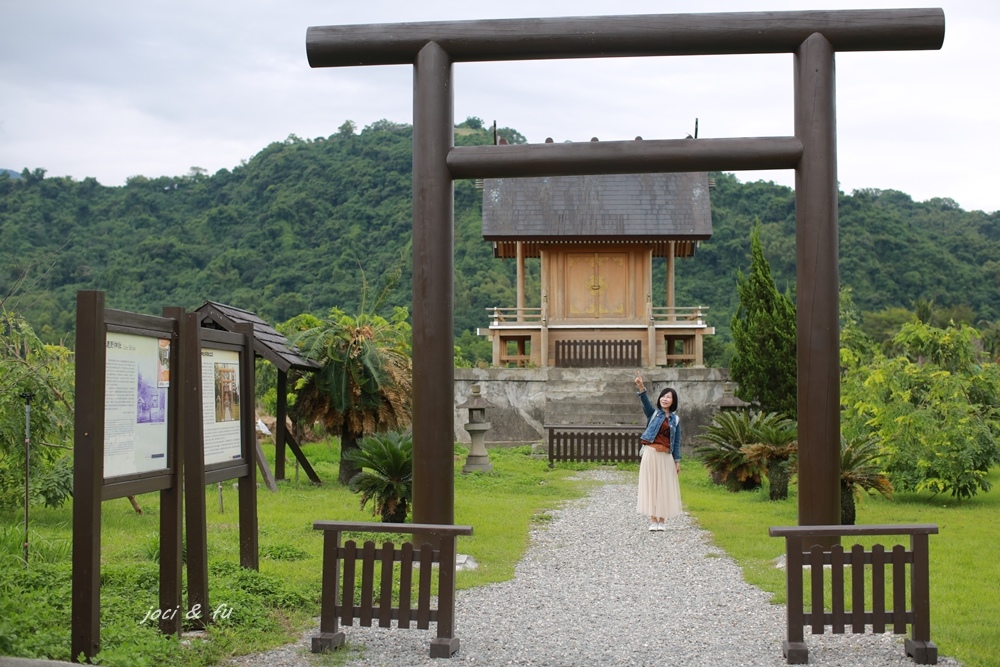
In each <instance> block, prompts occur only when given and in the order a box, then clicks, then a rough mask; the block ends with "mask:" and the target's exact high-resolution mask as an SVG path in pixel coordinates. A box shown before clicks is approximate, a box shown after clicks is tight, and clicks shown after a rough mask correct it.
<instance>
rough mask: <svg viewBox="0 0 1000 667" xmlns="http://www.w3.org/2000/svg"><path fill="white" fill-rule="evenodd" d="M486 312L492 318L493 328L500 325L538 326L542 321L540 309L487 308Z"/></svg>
mask: <svg viewBox="0 0 1000 667" xmlns="http://www.w3.org/2000/svg"><path fill="white" fill-rule="evenodd" d="M486 312H488V313H490V315H491V316H492V317H493V326H499V325H501V324H525V323H531V324H540V323H541V322H542V320H543V319H544V318H543V317H542V309H541V308H538V307H536V308H516V307H515V308H500V307H499V306H497V307H494V308H487V309H486Z"/></svg>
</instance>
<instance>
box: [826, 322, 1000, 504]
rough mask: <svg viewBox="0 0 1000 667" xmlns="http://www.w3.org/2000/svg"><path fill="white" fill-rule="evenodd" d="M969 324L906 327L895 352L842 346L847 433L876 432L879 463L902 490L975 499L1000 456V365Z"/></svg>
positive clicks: (858, 435) (859, 435)
mask: <svg viewBox="0 0 1000 667" xmlns="http://www.w3.org/2000/svg"><path fill="white" fill-rule="evenodd" d="M976 343H977V333H976V332H975V330H974V329H972V328H971V327H968V326H965V325H959V326H957V327H955V326H949V327H947V328H945V329H938V328H936V327H932V326H930V325H927V324H923V323H920V322H912V323H909V324H906V325H904V326H903V328H902V329H901V330H900V332H899V333H898V334H897V335H896V337H895V338H893V340H892V347H893V349H896V350H899V351H900V354H899V356H896V357H892V358H889V357H886V356H884V355H883V354H882V353H881V352H879V351H876V352H875V354H874V356H873V358H872V360H871V361H866V360H864V358H863V356H862V355H859V354H857V353H856V352H854V351H853V350H850V349H843V350H841V360H842V363H844V368H845V375H844V379H843V381H842V383H841V408H842V415H843V419H842V428H843V432H844V434H845V437H848V438H862V437H865V436H871V437H873V438H875V439H876V440H877V442H878V445H879V455H878V463H879V465H880V466H881V468H882V470H883V471H884V472H885V473H886V475H887V476H888V477H889V479H890V480H891V481H892V485H893V487H895V488H896V489H897V490H901V491H931V492H933V493H944V492H947V493H950V494H951V495H952V496H954V497H958V498H971V497H973V496H975V495H976V494H977V493H978V492H979V491H988V490H989V489H990V486H991V485H990V482H989V479H988V477H987V475H988V472H989V469H990V466H992V465H995V464H997V463H1000V366H998V365H997V364H993V363H983V361H984V360H983V359H982V358H981V356H980V355H979V352H978V350H977V349H976Z"/></svg>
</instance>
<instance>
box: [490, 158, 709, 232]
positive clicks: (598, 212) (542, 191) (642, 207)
mask: <svg viewBox="0 0 1000 667" xmlns="http://www.w3.org/2000/svg"><path fill="white" fill-rule="evenodd" d="M711 235H712V211H711V204H710V201H709V184H708V174H705V173H671V174H610V175H601V176H554V177H546V178H506V179H503V178H498V179H487V180H486V181H485V182H484V183H483V238H485V239H487V240H491V241H512V240H515V239H518V240H533V241H541V240H557V239H558V240H563V241H569V240H583V239H584V238H586V239H589V240H595V241H599V240H602V239H607V240H611V239H614V240H618V241H621V240H624V239H623V238H622V237H630V238H634V239H636V240H639V239H647V240H687V241H695V240H704V239H708V238H710V237H711Z"/></svg>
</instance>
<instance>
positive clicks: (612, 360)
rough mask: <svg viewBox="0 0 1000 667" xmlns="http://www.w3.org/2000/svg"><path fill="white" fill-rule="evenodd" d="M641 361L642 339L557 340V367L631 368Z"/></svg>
mask: <svg viewBox="0 0 1000 667" xmlns="http://www.w3.org/2000/svg"><path fill="white" fill-rule="evenodd" d="M641 363H642V341H638V340H558V341H556V366H557V367H559V368H632V367H635V366H639V365H641Z"/></svg>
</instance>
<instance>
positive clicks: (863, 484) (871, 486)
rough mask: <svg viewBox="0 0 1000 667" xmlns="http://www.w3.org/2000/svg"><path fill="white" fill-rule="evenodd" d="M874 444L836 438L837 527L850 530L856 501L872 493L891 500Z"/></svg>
mask: <svg viewBox="0 0 1000 667" xmlns="http://www.w3.org/2000/svg"><path fill="white" fill-rule="evenodd" d="M878 458H879V448H878V440H877V439H876V438H875V437H873V436H871V435H864V436H859V437H856V438H853V439H850V440H849V439H847V438H845V437H843V436H841V438H840V523H841V525H843V526H853V525H854V521H855V519H856V517H857V509H856V508H857V500H858V498H860V497H861V495H862V494H864V493H868V492H871V491H875V492H878V493H881V494H882V495H883V496H885V497H886V498H891V497H892V483H891V482H890V481H889V478H888V477H886V476H885V475H884V474H883V473H882V469H881V467H880V466H879V464H878Z"/></svg>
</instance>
